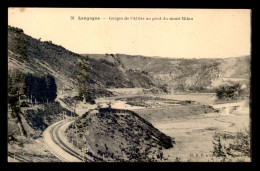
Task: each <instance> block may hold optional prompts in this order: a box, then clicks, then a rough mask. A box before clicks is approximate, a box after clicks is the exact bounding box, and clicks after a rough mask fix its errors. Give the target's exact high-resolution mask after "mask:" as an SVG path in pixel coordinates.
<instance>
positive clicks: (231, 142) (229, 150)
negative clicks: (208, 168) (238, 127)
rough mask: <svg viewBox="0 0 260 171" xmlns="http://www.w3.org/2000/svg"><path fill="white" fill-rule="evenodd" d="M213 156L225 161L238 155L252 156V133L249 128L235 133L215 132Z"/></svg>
mask: <svg viewBox="0 0 260 171" xmlns="http://www.w3.org/2000/svg"><path fill="white" fill-rule="evenodd" d="M212 154H213V156H215V157H220V158H222V159H223V161H225V160H227V159H229V160H230V159H234V158H237V157H245V158H250V134H249V131H248V130H247V129H245V131H239V132H236V133H235V134H227V133H215V134H214V136H213V152H212Z"/></svg>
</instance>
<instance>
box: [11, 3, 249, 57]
mask: <svg viewBox="0 0 260 171" xmlns="http://www.w3.org/2000/svg"><path fill="white" fill-rule="evenodd" d="M250 15H251V11H250V10H248V9H147V8H146V9H115V8H110V9H109V8H106V9H102V8H101V9H100V8H99V9H97V8H90V9H88V8H9V9H8V25H11V26H14V27H19V28H21V29H23V30H24V33H25V34H28V35H30V36H32V37H33V38H36V39H39V38H41V40H42V41H52V42H53V43H54V44H57V45H61V46H63V47H65V48H66V49H68V50H70V51H73V52H75V53H79V54H105V53H113V54H115V53H121V54H129V55H143V56H159V57H170V58H227V57H239V56H244V55H250V51H251V50H250V48H251V43H250V42H251V37H250V36H251V27H250V25H251V23H250V22H251V21H250ZM72 17H74V20H73V19H72ZM78 17H81V18H82V17H85V18H86V19H87V18H88V17H91V18H92V19H93V17H96V19H95V20H79V19H78ZM98 17H99V20H97V18H98ZM131 17H141V18H139V20H133V19H135V18H131ZM182 17H186V19H187V17H188V18H189V19H190V20H183V19H182ZM116 18H118V19H119V20H116ZM127 18H128V20H125V19H127ZM170 18H172V19H173V20H170ZM178 18H180V20H176V19H178ZM149 19H150V20H149ZM153 19H154V20H153ZM166 19H168V20H166ZM191 19H192V20H191Z"/></svg>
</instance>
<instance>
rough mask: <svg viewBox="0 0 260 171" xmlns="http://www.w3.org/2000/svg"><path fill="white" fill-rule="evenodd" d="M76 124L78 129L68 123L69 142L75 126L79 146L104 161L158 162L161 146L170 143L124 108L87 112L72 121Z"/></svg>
mask: <svg viewBox="0 0 260 171" xmlns="http://www.w3.org/2000/svg"><path fill="white" fill-rule="evenodd" d="M76 126H77V128H78V129H77V128H75V127H74V125H71V126H70V128H68V130H67V135H68V137H69V139H70V141H72V139H75V138H76V137H75V132H76V129H77V132H78V135H79V140H78V142H79V148H80V149H86V148H88V149H89V152H91V153H92V155H94V156H96V157H99V158H102V157H103V159H104V160H105V161H161V160H164V156H163V153H162V149H168V148H172V147H173V144H174V141H173V140H172V138H171V137H169V136H167V135H165V134H164V133H162V132H160V131H159V130H158V129H156V128H155V127H153V125H152V124H150V123H149V122H147V121H146V120H144V119H143V118H141V117H140V116H139V115H137V114H136V113H134V112H132V111H128V110H117V109H109V108H103V109H99V111H98V113H96V114H94V113H93V112H88V113H86V114H84V115H83V116H82V117H81V118H79V119H78V120H77V121H76ZM86 140H87V144H86ZM74 143H75V144H74V145H76V142H75V141H74Z"/></svg>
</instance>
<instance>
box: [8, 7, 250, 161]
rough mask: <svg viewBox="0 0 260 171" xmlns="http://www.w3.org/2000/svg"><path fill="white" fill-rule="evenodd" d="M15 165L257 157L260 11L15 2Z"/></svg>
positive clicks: (11, 149)
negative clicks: (254, 112)
mask: <svg viewBox="0 0 260 171" xmlns="http://www.w3.org/2000/svg"><path fill="white" fill-rule="evenodd" d="M7 40H8V52H7V53H8V83H7V84H8V85H7V89H8V92H7V94H8V96H7V101H8V110H7V112H8V113H7V122H8V123H7V127H8V132H7V134H8V136H7V148H8V156H7V161H8V163H14V162H36V163H38V162H46V163H47V162H48V163H49V162H52V163H54V162H55V163H56V162H57V163H60V162H78V163H82V162H87V163H88V162H92V163H93V162H94V163H103V162H110V163H112V162H115V163H125V162H133V163H136V162H144V163H145V162H160V163H163V162H167V163H168V162H170V163H174V162H217V163H220V162H221V163H222V162H251V161H252V155H251V154H252V151H251V138H252V137H251V131H252V130H251V10H250V9H178V8H39V7H37V8H36V7H28V8H27V7H26V8H20V7H13V8H11V7H9V8H8V39H7Z"/></svg>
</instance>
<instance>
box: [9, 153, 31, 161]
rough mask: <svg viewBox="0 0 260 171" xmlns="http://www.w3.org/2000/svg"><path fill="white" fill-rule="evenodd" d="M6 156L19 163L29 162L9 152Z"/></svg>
mask: <svg viewBox="0 0 260 171" xmlns="http://www.w3.org/2000/svg"><path fill="white" fill-rule="evenodd" d="M8 156H9V157H11V158H13V159H15V160H17V161H20V162H31V161H30V160H28V159H26V158H24V157H22V156H20V155H17V154H14V153H11V152H8Z"/></svg>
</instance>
